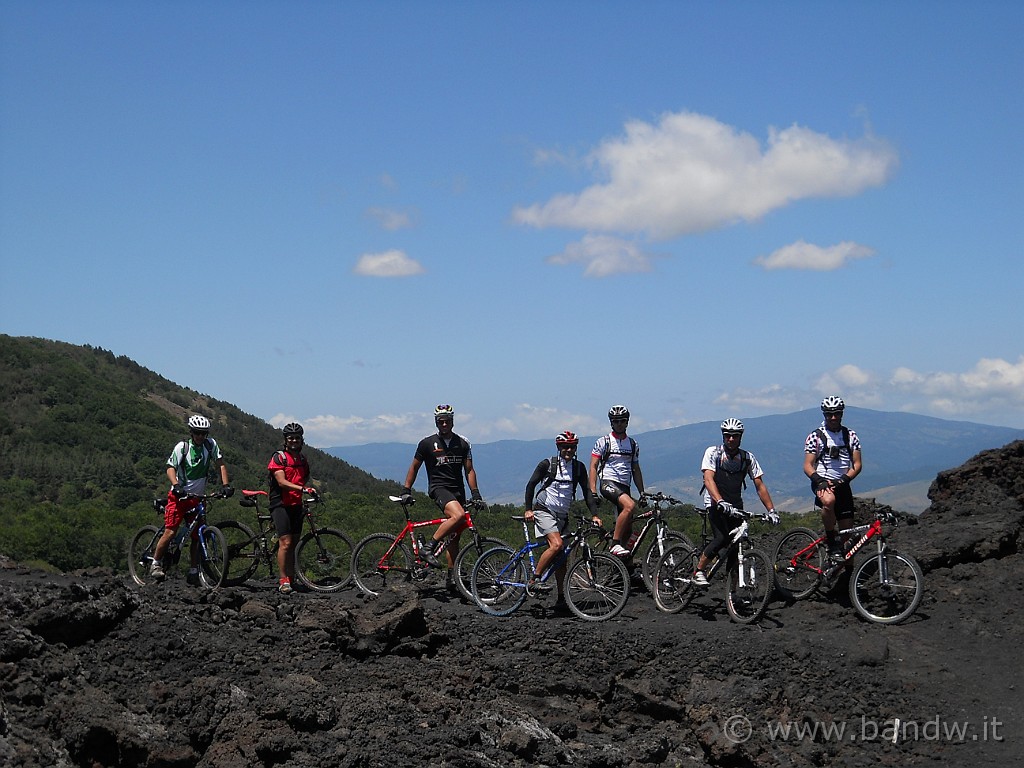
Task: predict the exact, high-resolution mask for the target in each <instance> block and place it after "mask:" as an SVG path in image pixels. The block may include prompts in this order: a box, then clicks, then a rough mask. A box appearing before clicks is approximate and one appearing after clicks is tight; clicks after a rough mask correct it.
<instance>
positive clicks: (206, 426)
mask: <svg viewBox="0 0 1024 768" xmlns="http://www.w3.org/2000/svg"><path fill="white" fill-rule="evenodd" d="M188 428H189V429H190V430H193V431H195V432H209V431H210V420H209V419H208V418H206V417H205V416H200V415H199V414H198V413H197V414H196V415H195V416H193V417H192V418H190V419H189V420H188Z"/></svg>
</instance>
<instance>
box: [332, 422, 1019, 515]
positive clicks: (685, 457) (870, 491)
mask: <svg viewBox="0 0 1024 768" xmlns="http://www.w3.org/2000/svg"><path fill="white" fill-rule="evenodd" d="M743 421H744V424H745V426H746V432H745V434H744V439H743V447H744V448H745V449H747V450H748V451H751V452H752V453H753V454H754V455H755V456H756V457H757V460H758V461H759V462H760V464H761V467H762V468H763V469H764V472H765V482H766V483H767V484H768V488H769V490H770V491H771V492H772V497H773V500H774V501H775V504H776V506H777V507H779V508H780V509H785V510H788V511H792V512H800V511H806V510H807V509H810V507H811V499H810V491H809V489H808V482H807V479H806V478H805V477H804V474H803V445H804V439H805V438H806V437H807V435H808V434H809V433H810V432H811V431H812V430H813V429H815V428H816V427H818V426H819V425H820V423H821V413H820V412H819V411H818V410H817V409H811V410H806V411H797V412H796V413H788V414H783V415H775V416H760V417H756V418H749V419H744V420H743ZM843 421H844V423H845V424H846V425H847V426H848V427H850V428H851V429H853V430H854V431H856V432H857V435H858V436H859V437H860V439H861V442H862V443H863V445H864V470H863V472H862V473H861V475H860V477H859V478H858V479H857V480H856V481H855V482H854V484H853V487H854V493H855V494H856V495H858V496H865V497H873V498H875V499H877V500H878V501H879V502H881V503H885V504H890V505H891V506H893V507H894V508H897V509H902V510H904V511H907V512H921V511H923V510H924V509H925V508H927V507H928V504H929V501H928V498H927V491H928V486H929V485H930V484H931V481H932V480H934V479H935V476H936V475H937V474H938V473H939V472H941V471H942V470H945V469H950V468H952V467H957V466H959V465H960V464H962V463H963V462H964V461H966V460H967V459H969V458H970V457H972V456H974V455H975V454H977V453H978V452H979V451H982V450H985V449H988V448H998V447H1001V446H1003V445H1005V444H1006V443H1009V442H1012V441H1014V440H1019V439H1022V438H1024V430H1020V429H1012V428H1009V427H993V426H989V425H985V424H974V423H971V422H966V421H947V420H945V419H936V418H932V417H930V416H920V415H917V414H912V413H891V412H885V411H873V410H869V409H866V408H853V407H848V408H847V409H846V415H845V418H844V419H843ZM719 423H720V422H718V421H714V422H711V421H707V422H701V423H699V424H686V425H684V426H681V427H673V428H672V429H661V430H656V431H653V432H642V433H638V434H634V435H633V437H634V438H635V439H636V441H637V443H638V444H639V446H640V465H641V467H642V468H643V472H644V480H645V483H646V485H647V487H648V488H649V489H656V490H661V491H664V492H666V493H670V494H672V495H675V496H678V497H680V498H681V499H683V501H687V502H691V503H694V504H696V503H699V499H698V491H699V490H700V486H701V476H700V462H701V458H702V457H703V455H704V449H705V448H707V447H708V446H709V445H713V444H715V443H717V442H720V440H721V432H720V430H719ZM456 431H458V425H457V424H456ZM465 437H466V438H467V439H469V440H470V442H472V441H473V436H472V435H465ZM596 439H597V437H596V436H588V437H582V438H581V439H580V450H579V457H580V458H581V459H582V460H583V461H584V463H589V460H590V449H591V448H592V447H593V444H594V441H595V440H596ZM414 449H415V446H414V445H413V444H406V443H370V444H368V445H357V446H340V447H335V448H327V449H326V452H327V453H329V454H331V455H333V456H337V457H338V458H341V459H344V460H345V461H346V462H348V463H349V464H352V465H354V466H356V467H359V468H360V469H362V470H364V471H365V472H369V473H370V474H371V475H373V476H374V477H377V478H381V479H388V480H395V481H398V482H402V480H403V479H404V478H405V473H406V470H407V469H408V468H409V462H410V461H411V460H412V454H413V451H414ZM553 453H554V440H553V437H552V439H544V440H499V441H497V442H494V443H480V444H475V443H474V445H473V457H474V462H475V464H476V468H477V473H478V475H479V478H480V488H481V491H482V492H483V495H484V498H485V499H486V500H488V501H490V502H494V503H513V504H522V503H523V493H524V490H525V487H526V481H527V480H528V479H529V477H530V474H531V473H532V472H533V469H534V467H535V466H536V465H537V462H538V461H540V460H541V459H544V458H547V457H549V456H551V455H552V454H553ZM416 487H417V488H419V489H425V488H426V477H425V473H424V472H420V476H419V478H418V480H417V484H416ZM746 493H747V499H748V507H749V506H750V504H751V503H753V504H756V503H757V501H756V497H755V495H754V492H753V487H752V484H748V489H747V492H746Z"/></svg>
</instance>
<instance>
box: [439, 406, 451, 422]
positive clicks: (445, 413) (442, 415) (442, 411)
mask: <svg viewBox="0 0 1024 768" xmlns="http://www.w3.org/2000/svg"><path fill="white" fill-rule="evenodd" d="M454 418H455V409H454V408H452V407H451V406H450V405H439V406H437V407H436V408H435V409H434V421H437V420H438V419H454Z"/></svg>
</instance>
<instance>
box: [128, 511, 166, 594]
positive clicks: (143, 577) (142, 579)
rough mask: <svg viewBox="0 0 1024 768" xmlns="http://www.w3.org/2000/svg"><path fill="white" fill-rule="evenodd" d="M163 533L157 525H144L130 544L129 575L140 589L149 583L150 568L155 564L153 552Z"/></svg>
mask: <svg viewBox="0 0 1024 768" xmlns="http://www.w3.org/2000/svg"><path fill="white" fill-rule="evenodd" d="M161 531H163V529H162V528H157V527H156V526H155V525H144V526H142V527H141V528H139V530H138V531H137V532H136V534H135V535H134V536H133V537H132V540H131V542H130V543H129V544H128V575H129V576H131V577H132V581H134V582H135V583H136V584H138V585H139V586H140V587H144V586H146V582H147V581H149V566H150V565H152V563H153V551H154V550H155V549H156V543H157V541H159V539H160V533H161Z"/></svg>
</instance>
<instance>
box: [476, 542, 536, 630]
mask: <svg viewBox="0 0 1024 768" xmlns="http://www.w3.org/2000/svg"><path fill="white" fill-rule="evenodd" d="M528 578H529V574H528V573H527V568H526V563H524V562H523V559H522V557H520V556H519V554H518V553H517V552H515V551H514V550H513V549H512V548H511V547H508V546H501V547H495V548H494V549H489V550H487V551H486V552H484V553H483V554H482V555H480V557H479V558H477V561H476V563H474V565H473V572H472V573H471V574H470V577H469V584H470V589H471V590H472V595H473V601H474V602H475V603H476V604H477V605H478V606H479V607H480V610H482V611H483V612H484V613H489V614H490V615H491V616H508V615H509V614H510V613H513V612H514V611H516V610H518V609H519V606H521V605H522V604H523V603H524V602H526V582H527V579H528Z"/></svg>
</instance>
